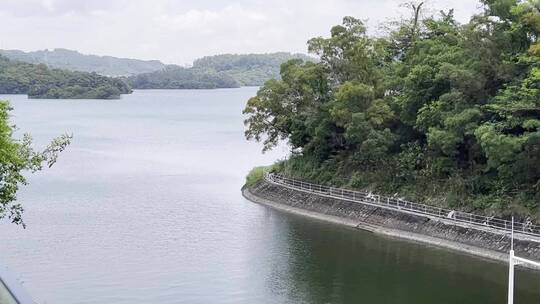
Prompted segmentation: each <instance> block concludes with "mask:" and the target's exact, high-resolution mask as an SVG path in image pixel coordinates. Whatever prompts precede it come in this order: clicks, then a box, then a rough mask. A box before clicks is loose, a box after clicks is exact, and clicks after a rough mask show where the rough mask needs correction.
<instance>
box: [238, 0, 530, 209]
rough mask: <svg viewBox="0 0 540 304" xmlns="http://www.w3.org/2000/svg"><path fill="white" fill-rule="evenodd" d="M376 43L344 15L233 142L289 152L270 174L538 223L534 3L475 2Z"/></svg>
mask: <svg viewBox="0 0 540 304" xmlns="http://www.w3.org/2000/svg"><path fill="white" fill-rule="evenodd" d="M481 4H482V5H483V11H482V12H481V13H479V14H477V15H476V16H474V17H473V18H472V19H471V20H470V22H468V23H466V24H460V23H458V22H457V21H456V19H455V18H454V14H453V10H449V11H441V12H440V13H439V14H437V15H434V16H427V17H422V16H425V12H422V9H423V6H422V4H420V5H410V7H409V8H410V11H411V17H410V19H408V20H404V21H400V22H397V23H392V24H390V27H391V30H390V31H389V32H388V33H387V34H386V35H385V36H383V37H380V36H378V37H372V36H369V35H368V34H366V27H365V25H364V24H363V23H362V22H361V21H360V20H358V19H356V18H353V17H345V18H344V19H343V24H342V25H337V26H335V27H333V28H332V29H331V35H330V37H329V38H323V37H317V38H313V39H311V40H310V41H309V42H308V49H309V52H310V53H311V54H313V55H316V56H318V58H319V59H320V61H319V62H305V61H303V60H291V61H288V62H287V63H285V64H283V65H282V67H281V72H280V74H281V80H271V81H268V82H267V83H266V84H265V85H264V86H263V87H261V88H260V90H259V91H258V92H257V95H256V96H255V97H253V98H251V99H250V100H249V101H248V103H247V106H246V108H245V110H244V113H245V114H247V119H246V121H245V123H246V127H247V129H246V137H247V138H248V139H255V140H259V141H262V142H263V143H264V149H265V150H268V149H271V148H273V147H275V146H276V145H278V143H279V142H280V141H286V142H288V143H289V144H290V146H291V148H292V155H291V157H290V158H289V159H288V160H285V161H282V162H279V163H277V164H276V165H275V166H273V168H272V170H274V171H279V172H282V173H285V174H287V175H290V176H293V177H298V178H302V179H306V180H311V181H315V182H319V183H324V184H328V185H333V186H343V187H348V188H353V189H363V190H368V191H374V192H379V193H382V194H390V195H398V196H403V197H406V198H408V199H411V200H415V201H418V202H426V203H430V204H434V205H439V206H445V207H451V208H455V209H459V210H466V211H474V212H478V213H485V214H492V215H498V216H503V217H505V216H509V215H510V214H512V215H521V216H523V217H532V218H536V219H538V218H540V216H539V208H538V206H539V204H540V42H539V41H538V37H539V34H540V7H539V5H538V2H537V1H533V0H526V1H516V0H483V1H481Z"/></svg>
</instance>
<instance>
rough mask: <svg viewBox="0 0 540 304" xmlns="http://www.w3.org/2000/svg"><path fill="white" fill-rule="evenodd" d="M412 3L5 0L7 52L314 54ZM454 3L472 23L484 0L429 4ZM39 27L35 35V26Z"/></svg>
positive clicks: (187, 57)
mask: <svg viewBox="0 0 540 304" xmlns="http://www.w3.org/2000/svg"><path fill="white" fill-rule="evenodd" d="M403 2H405V1H399V0H381V1H377V2H376V3H373V1H365V0H364V1H353V0H336V1H328V0H312V1H307V0H299V1H295V2H291V1H285V0H274V1H262V0H234V1H226V2H225V1H220V2H217V1H211V0H199V1H193V0H188V1H172V0H157V1H152V3H150V2H148V1H143V0H132V1H128V0H95V1H91V2H88V1H83V0H2V8H3V9H2V10H1V11H0V17H1V18H2V20H3V21H4V24H10V25H12V26H9V27H2V28H1V29H0V37H2V38H0V49H6V50H8V49H16V50H22V51H25V52H28V51H37V50H44V49H49V50H51V49H55V48H64V49H70V50H76V51H78V52H80V53H83V54H88V55H98V56H114V57H122V58H133V59H142V60H159V61H161V62H163V63H166V64H179V65H184V66H185V65H189V64H191V63H192V62H193V60H195V59H197V58H200V57H204V56H212V55H218V54H227V53H230V54H247V53H273V52H290V53H304V54H305V53H307V49H306V41H307V40H308V39H310V38H312V37H316V36H327V35H328V34H329V30H330V28H331V27H332V26H333V25H335V24H339V23H340V22H341V19H342V17H343V16H347V15H351V16H354V17H357V18H359V19H362V20H365V21H366V23H367V25H368V28H369V32H370V33H372V34H377V33H378V32H379V30H378V25H380V24H381V23H384V22H386V21H389V20H395V19H398V18H400V17H401V16H403V15H404V13H406V11H405V10H404V8H402V7H400V4H401V3H403ZM427 7H428V12H429V9H431V12H433V9H432V8H433V7H444V8H445V9H449V8H454V9H455V15H456V18H457V19H458V20H459V21H460V22H466V21H467V20H468V19H469V18H470V16H471V15H472V14H474V13H475V12H477V11H478V10H479V7H480V3H479V1H476V0H456V1H448V0H431V1H427ZM29 28H32V31H31V32H30V33H29V32H28V29H29Z"/></svg>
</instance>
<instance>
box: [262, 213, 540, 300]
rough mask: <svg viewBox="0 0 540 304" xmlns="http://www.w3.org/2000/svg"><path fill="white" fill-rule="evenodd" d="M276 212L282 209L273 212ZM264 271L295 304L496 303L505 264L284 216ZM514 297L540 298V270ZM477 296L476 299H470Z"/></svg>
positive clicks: (525, 276)
mask: <svg viewBox="0 0 540 304" xmlns="http://www.w3.org/2000/svg"><path fill="white" fill-rule="evenodd" d="M276 215H277V214H276ZM276 228H279V229H277V231H278V232H279V233H280V234H281V235H280V236H276V237H275V239H274V240H275V241H276V244H275V245H277V246H279V247H280V249H281V250H285V251H284V252H281V253H280V254H279V255H280V256H279V257H277V258H275V259H274V258H273V259H272V267H271V273H270V274H269V275H268V276H267V284H268V286H267V287H268V288H269V289H270V291H271V294H273V295H276V296H277V297H279V298H285V299H287V300H288V301H289V302H290V303H400V304H402V303H411V304H412V303H414V304H417V303H478V304H481V303H495V302H497V301H500V300H501V299H504V298H505V297H506V276H507V273H506V271H507V269H506V267H505V265H503V264H500V263H494V262H490V261H484V260H480V259H477V258H474V257H470V256H467V255H462V254H458V253H454V252H449V251H445V250H442V249H439V248H430V247H426V246H424V245H420V244H412V243H408V242H403V241H398V240H393V239H389V238H385V237H379V236H375V235H373V234H371V233H367V232H359V231H354V230H352V229H346V228H343V227H338V226H334V225H329V224H324V223H320V222H316V221H311V220H307V219H304V218H300V217H296V216H283V220H280V221H279V227H276ZM520 276H521V279H518V285H519V286H518V285H516V286H517V287H518V288H520V289H519V291H518V292H517V296H516V298H517V299H519V300H520V301H522V302H524V303H529V302H532V301H533V300H535V299H536V300H538V297H539V296H540V291H538V287H539V285H538V283H537V282H540V278H539V275H538V274H533V273H521V274H520ZM471 301H472V302H471Z"/></svg>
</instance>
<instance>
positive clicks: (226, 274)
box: [0, 88, 540, 304]
mask: <svg viewBox="0 0 540 304" xmlns="http://www.w3.org/2000/svg"><path fill="white" fill-rule="evenodd" d="M255 92H256V89H255V88H241V89H230V90H213V91H212V90H210V91H205V90H202V91H190V90H186V91H166V90H164V91H161V90H158V91H136V92H135V93H134V94H132V95H127V96H124V97H123V98H122V99H121V100H113V101H96V100H63V101H58V100H28V99H27V98H26V96H0V98H2V99H10V100H11V102H12V105H13V107H14V111H13V121H14V122H15V123H16V124H17V127H18V128H19V129H20V131H19V133H20V132H31V133H32V134H33V136H34V138H35V142H36V145H37V146H41V147H42V146H43V145H44V144H45V143H46V142H47V141H48V140H50V139H51V138H53V137H54V136H55V135H59V134H61V133H64V132H68V133H73V135H74V139H73V143H72V145H71V146H70V147H69V148H68V150H66V151H65V152H64V153H63V154H62V155H61V158H60V160H59V162H58V163H57V164H56V165H55V166H54V167H53V168H51V169H49V170H45V172H41V173H38V174H36V175H34V176H32V177H31V178H30V180H29V181H30V185H28V186H26V187H24V188H23V189H22V190H21V192H20V195H19V200H20V201H21V202H22V203H23V204H24V207H25V208H26V212H25V221H26V223H27V225H28V227H27V229H22V228H21V227H18V226H14V225H11V224H8V223H6V222H3V223H1V224H0V264H2V265H4V266H6V265H7V266H8V267H9V269H10V270H11V272H15V273H16V274H17V276H18V277H19V278H20V280H21V281H22V282H23V285H24V287H25V288H26V289H27V290H28V291H29V292H30V293H31V294H32V295H33V296H34V298H35V299H36V301H37V302H38V303H41V304H45V303H50V304H53V303H58V304H64V303H87V304H98V303H99V304H102V303H111V304H121V303H122V304H123V303H126V304H127V303H130V304H133V303H201V304H202V303H321V304H322V303H370V304H371V303H400V304H403V303H405V304H408V303H410V304H413V303H414V304H418V303H437V304H443V303H456V304H463V303H471V304H472V303H474V304H483V303H486V304H488V303H489V304H491V303H506V302H505V301H506V300H505V299H506V284H507V283H506V276H507V268H506V266H505V265H504V264H498V263H493V262H489V261H485V260H481V259H478V258H474V257H470V256H466V255H462V254H458V253H454V252H448V251H445V250H442V249H438V248H433V247H426V246H423V245H419V244H414V243H408V242H403V241H399V240H394V239H388V238H384V237H379V236H375V235H372V234H370V233H365V232H359V231H354V230H352V229H348V228H343V227H340V226H335V225H331V224H327V223H322V222H318V221H313V220H309V219H306V218H302V217H298V216H291V215H288V214H283V213H280V212H277V211H273V210H270V209H267V208H265V207H263V206H259V205H256V204H253V203H250V202H248V201H246V200H245V199H243V198H242V196H241V193H240V187H241V186H242V184H243V181H244V176H245V175H246V173H247V172H248V171H249V169H250V168H252V167H253V166H256V165H262V164H269V163H272V162H273V161H274V160H276V159H279V158H281V157H283V156H284V155H286V149H285V148H280V149H278V150H277V151H274V152H271V153H268V154H266V155H262V154H261V153H260V148H261V147H260V145H258V144H255V143H248V142H246V141H245V140H244V138H243V123H242V120H243V117H242V114H241V111H242V109H243V106H244V104H245V102H246V100H247V99H248V98H249V97H250V96H252V95H254V94H255ZM516 287H517V290H516V303H521V304H524V303H538V302H539V301H540V275H538V274H536V273H531V272H525V271H518V272H517V278H516Z"/></svg>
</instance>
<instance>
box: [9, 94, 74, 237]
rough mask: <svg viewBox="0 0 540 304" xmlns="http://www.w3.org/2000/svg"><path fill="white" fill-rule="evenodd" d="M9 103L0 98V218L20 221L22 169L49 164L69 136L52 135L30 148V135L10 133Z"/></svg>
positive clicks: (27, 170)
mask: <svg viewBox="0 0 540 304" xmlns="http://www.w3.org/2000/svg"><path fill="white" fill-rule="evenodd" d="M10 109H11V108H10V106H9V103H8V102H6V101H0V180H1V181H2V182H1V183H0V220H2V219H4V218H7V219H9V220H11V222H13V223H15V224H22V225H23V226H24V222H23V220H22V213H23V208H22V206H21V204H20V203H19V202H17V201H16V199H17V190H18V189H19V187H20V186H21V185H25V184H26V178H25V176H24V174H25V172H31V173H33V172H36V171H39V170H41V169H42V168H43V166H47V167H50V166H52V165H53V164H54V163H55V162H56V160H57V157H58V154H59V153H60V152H61V151H63V150H64V149H65V148H66V146H67V145H68V144H69V142H70V140H71V136H68V135H63V136H61V137H58V138H56V139H54V140H53V141H52V142H51V143H50V144H49V146H47V147H46V148H45V149H44V150H43V151H41V152H40V151H35V150H34V149H33V148H32V139H31V137H30V135H28V134H25V135H24V136H23V138H22V139H21V140H18V139H15V138H14V137H13V131H14V127H13V126H12V125H11V124H10V122H9V111H10Z"/></svg>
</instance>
